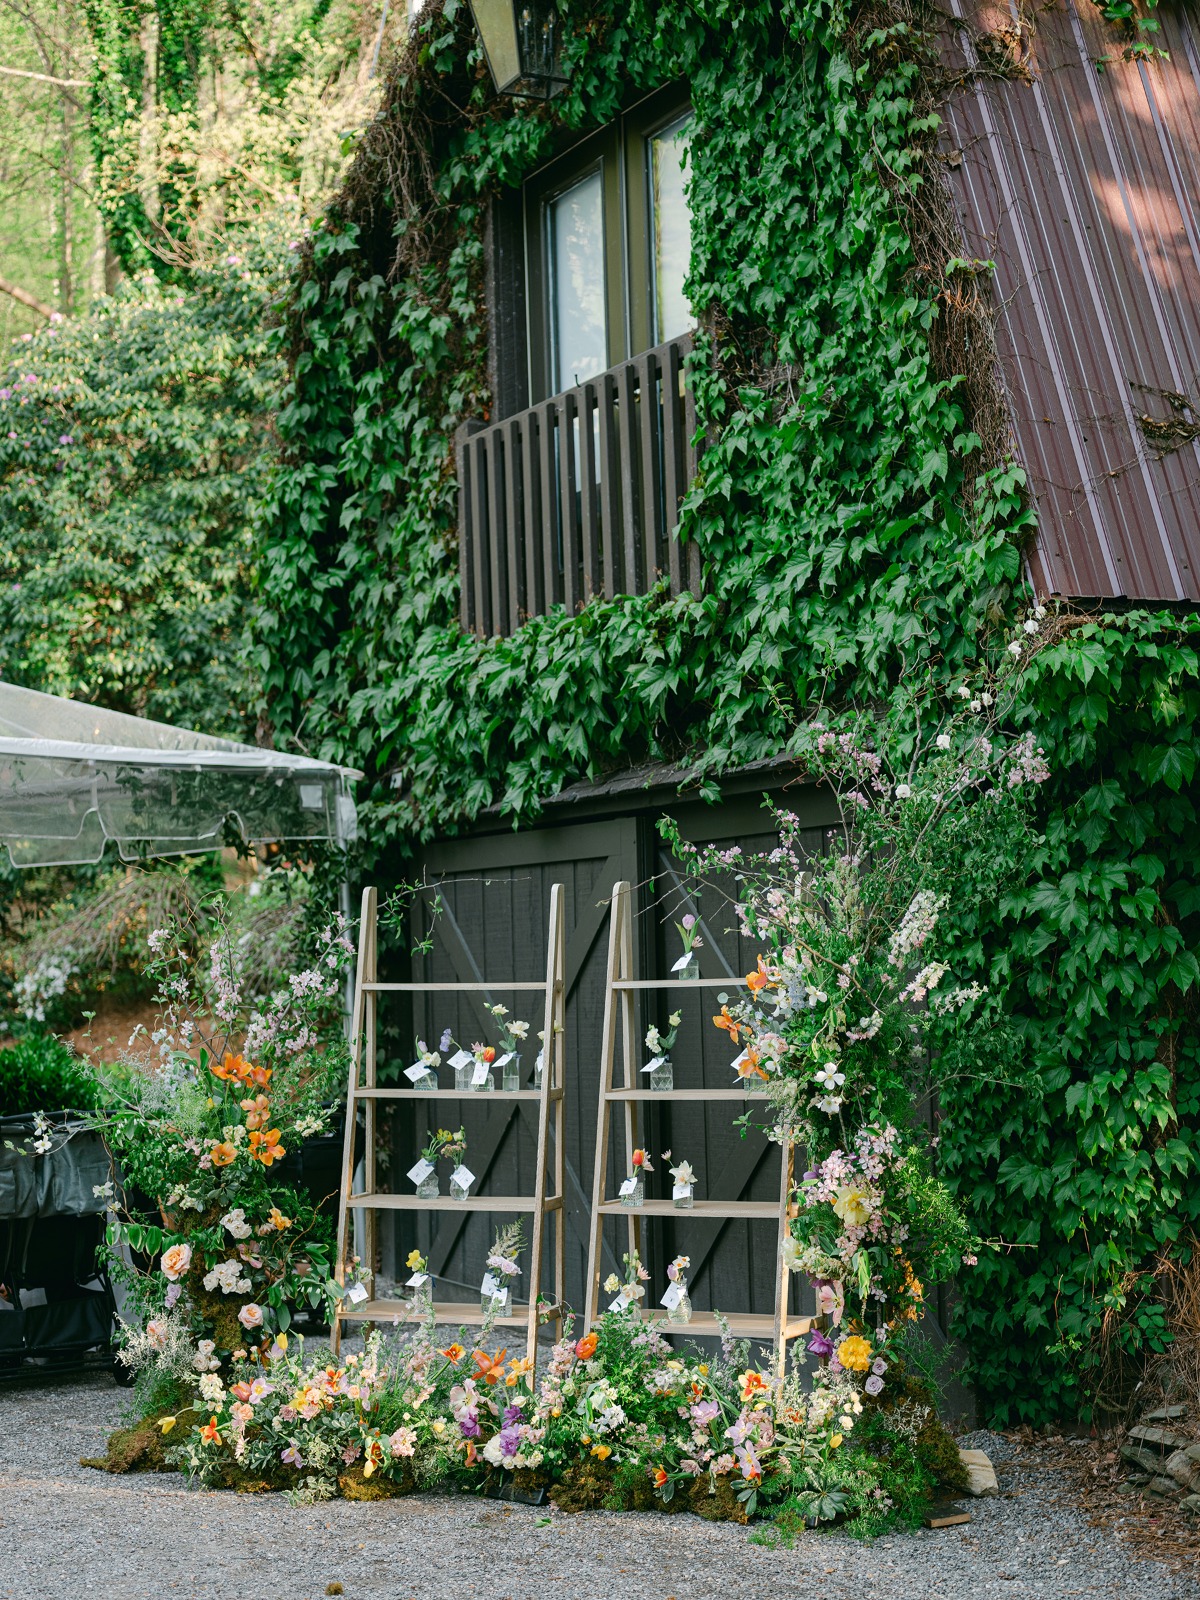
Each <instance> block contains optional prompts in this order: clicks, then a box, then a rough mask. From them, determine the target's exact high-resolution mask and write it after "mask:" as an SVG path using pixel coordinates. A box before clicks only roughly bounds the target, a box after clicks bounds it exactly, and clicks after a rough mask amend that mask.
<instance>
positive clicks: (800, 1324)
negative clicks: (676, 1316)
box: [600, 1299, 812, 1339]
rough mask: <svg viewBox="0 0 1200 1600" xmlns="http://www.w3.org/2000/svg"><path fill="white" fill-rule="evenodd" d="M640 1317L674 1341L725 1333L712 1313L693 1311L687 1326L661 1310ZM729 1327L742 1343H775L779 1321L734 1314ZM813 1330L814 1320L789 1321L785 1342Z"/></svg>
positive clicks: (644, 1312) (651, 1309)
mask: <svg viewBox="0 0 1200 1600" xmlns="http://www.w3.org/2000/svg"><path fill="white" fill-rule="evenodd" d="M605 1304H606V1302H605V1301H604V1300H603V1299H602V1300H601V1303H600V1310H601V1311H603V1310H604V1307H605ZM638 1315H639V1316H640V1317H641V1320H642V1321H643V1322H650V1321H654V1322H657V1323H658V1324H659V1330H658V1331H659V1332H660V1333H665V1334H667V1335H668V1336H670V1337H673V1338H684V1339H686V1338H688V1337H689V1335H690V1336H691V1337H693V1338H695V1337H699V1336H700V1335H704V1336H705V1337H713V1336H715V1337H717V1338H719V1337H720V1334H721V1329H720V1326H719V1324H718V1322H717V1319H716V1316H715V1315H714V1313H713V1312H711V1311H693V1312H692V1320H691V1321H690V1322H685V1323H678V1324H677V1323H670V1322H668V1321H667V1313H666V1312H665V1311H664V1310H662V1308H661V1307H647V1306H643V1307H640V1308H639V1311H638ZM723 1321H725V1322H726V1323H728V1325H729V1331H730V1333H732V1334H733V1335H734V1336H735V1337H736V1338H739V1339H774V1337H775V1318H774V1317H771V1316H765V1315H761V1314H758V1313H756V1312H753V1311H734V1312H730V1313H729V1314H728V1315H726V1316H724V1317H723ZM811 1327H812V1318H811V1317H789V1318H788V1320H787V1321H786V1322H785V1323H784V1325H783V1336H784V1338H785V1339H799V1338H802V1337H803V1336H804V1335H805V1334H806V1333H808V1332H809V1330H810V1329H811Z"/></svg>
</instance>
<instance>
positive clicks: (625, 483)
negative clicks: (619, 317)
mask: <svg viewBox="0 0 1200 1600" xmlns="http://www.w3.org/2000/svg"><path fill="white" fill-rule="evenodd" d="M616 379H617V436H618V438H619V440H620V457H621V549H622V554H623V556H624V567H625V571H624V579H625V593H626V594H641V593H642V592H643V591H642V586H641V583H640V582H639V575H638V492H637V453H636V452H637V399H636V394H637V391H636V389H635V386H634V385H635V379H634V372H633V367H632V366H630V365H629V364H628V363H625V364H624V365H622V366H620V367H618V368H617V369H616Z"/></svg>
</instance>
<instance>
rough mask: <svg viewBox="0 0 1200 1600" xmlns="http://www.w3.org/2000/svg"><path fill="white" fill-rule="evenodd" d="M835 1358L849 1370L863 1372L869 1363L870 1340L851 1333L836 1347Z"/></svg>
mask: <svg viewBox="0 0 1200 1600" xmlns="http://www.w3.org/2000/svg"><path fill="white" fill-rule="evenodd" d="M837 1358H838V1360H839V1361H840V1362H841V1363H842V1365H843V1366H844V1367H847V1368H848V1369H849V1370H850V1371H851V1372H865V1371H866V1370H867V1368H868V1367H869V1366H870V1365H871V1345H870V1341H869V1340H867V1339H864V1338H863V1337H862V1335H861V1334H858V1333H852V1334H850V1335H849V1337H848V1338H845V1339H843V1340H842V1342H841V1344H840V1345H838V1347H837Z"/></svg>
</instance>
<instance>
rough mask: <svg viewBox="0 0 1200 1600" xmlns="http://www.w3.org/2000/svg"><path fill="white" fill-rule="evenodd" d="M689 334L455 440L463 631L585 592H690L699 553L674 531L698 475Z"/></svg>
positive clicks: (696, 582)
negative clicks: (659, 588)
mask: <svg viewBox="0 0 1200 1600" xmlns="http://www.w3.org/2000/svg"><path fill="white" fill-rule="evenodd" d="M690 348H691V341H690V339H688V338H686V337H685V338H682V339H672V340H670V341H669V342H668V343H667V344H661V345H659V346H658V347H657V348H656V349H654V350H647V351H646V353H645V354H644V355H640V356H637V357H636V358H635V359H634V360H632V361H624V362H622V363H621V364H620V366H617V367H613V368H612V370H611V371H610V372H604V373H601V375H600V376H599V377H598V378H591V379H589V380H588V382H586V383H581V384H580V385H579V386H578V388H575V389H568V390H567V391H566V393H565V394H558V395H555V396H554V397H553V399H550V400H545V401H543V402H542V403H541V404H540V405H536V406H532V407H531V408H530V409H529V410H528V411H523V412H521V413H520V414H519V415H518V416H515V417H508V418H506V419H505V420H504V421H503V422H496V423H493V424H491V425H490V426H482V425H481V424H479V423H467V424H466V425H465V426H464V427H463V428H462V429H460V431H459V437H458V507H459V510H458V527H459V577H460V579H461V588H462V602H461V616H462V625H463V627H464V628H466V629H468V630H470V631H471V632H473V633H476V634H478V635H479V636H480V637H481V638H488V637H490V636H491V635H493V634H509V633H515V632H516V630H517V629H518V628H519V627H520V626H521V624H522V623H523V622H525V621H527V620H528V619H529V618H530V617H536V616H543V615H545V613H546V612H548V611H549V610H550V609H551V607H552V606H555V605H565V606H566V608H567V610H568V611H571V612H574V611H576V610H577V609H578V608H579V607H580V606H582V605H586V604H587V602H588V601H589V600H591V599H592V598H593V597H594V596H596V595H606V596H612V595H618V594H645V593H646V591H647V590H648V589H649V588H650V587H651V586H652V585H653V584H654V583H655V582H657V580H658V579H659V578H660V577H662V576H664V575H665V576H667V577H668V578H669V579H670V586H671V593H672V594H679V593H681V592H682V591H683V590H684V589H691V590H692V591H693V593H695V592H698V590H699V586H700V561H699V554H698V552H697V550H696V548H695V546H694V545H681V544H680V542H679V540H678V539H677V538H676V537H675V528H676V525H677V523H678V521H679V503H680V501H681V500H682V499H683V496H684V494H685V493H686V492H687V488H688V485H689V484H690V483H691V480H692V478H693V476H694V475H695V470H696V452H695V449H694V447H693V444H692V440H693V438H694V437H695V433H696V417H695V409H694V407H693V404H692V396H691V393H690V390H689V389H688V388H687V386H686V384H685V383H684V373H683V363H684V358H685V356H686V355H687V353H688V351H689V350H690Z"/></svg>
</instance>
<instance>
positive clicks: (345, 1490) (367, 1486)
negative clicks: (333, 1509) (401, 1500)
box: [338, 1461, 413, 1500]
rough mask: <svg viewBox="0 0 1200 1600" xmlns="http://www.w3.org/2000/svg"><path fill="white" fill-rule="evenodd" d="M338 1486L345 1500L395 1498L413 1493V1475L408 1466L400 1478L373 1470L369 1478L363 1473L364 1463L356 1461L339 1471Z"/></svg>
mask: <svg viewBox="0 0 1200 1600" xmlns="http://www.w3.org/2000/svg"><path fill="white" fill-rule="evenodd" d="M338 1488H339V1489H340V1490H341V1492H342V1498H343V1499H344V1500H395V1499H396V1498H397V1497H398V1496H399V1495H402V1494H411V1493H412V1491H413V1476H412V1472H411V1470H409V1469H408V1468H407V1467H406V1468H405V1472H404V1475H403V1477H400V1478H387V1477H385V1476H384V1475H383V1473H382V1472H373V1473H372V1474H371V1476H370V1477H369V1478H368V1477H365V1476H364V1474H363V1463H362V1462H361V1461H356V1462H354V1464H353V1465H352V1466H349V1467H347V1468H346V1470H345V1472H339V1473H338Z"/></svg>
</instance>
